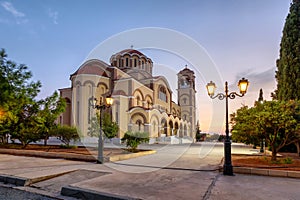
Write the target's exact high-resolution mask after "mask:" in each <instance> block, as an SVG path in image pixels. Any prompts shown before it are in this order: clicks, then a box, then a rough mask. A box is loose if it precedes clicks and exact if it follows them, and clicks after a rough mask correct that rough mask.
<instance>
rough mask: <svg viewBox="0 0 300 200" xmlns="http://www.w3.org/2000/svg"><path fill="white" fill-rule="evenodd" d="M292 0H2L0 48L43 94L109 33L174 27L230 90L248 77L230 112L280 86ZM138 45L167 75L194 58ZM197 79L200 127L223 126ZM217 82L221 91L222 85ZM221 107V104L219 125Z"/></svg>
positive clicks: (64, 83)
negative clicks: (279, 70) (201, 53)
mask: <svg viewBox="0 0 300 200" xmlns="http://www.w3.org/2000/svg"><path fill="white" fill-rule="evenodd" d="M290 3H291V1H290V0H251V1H249V0H226V1H224V0H187V1H182V0H164V1H162V0H151V1H150V0H149V1H140V0H139V1H137V0H124V1H117V0H94V1H93V0H86V1H84V0H75V1H74V0H43V1H40V0H26V1H23V0H11V1H9V0H4V1H2V0H0V33H1V37H0V48H4V49H5V50H6V53H7V54H8V57H9V59H11V60H13V61H15V62H17V63H24V64H26V65H28V67H29V69H30V70H31V71H32V73H33V79H34V80H40V81H41V82H42V85H43V86H42V90H41V93H40V94H39V98H44V97H46V96H49V95H51V94H52V93H53V92H54V91H55V90H57V89H59V88H65V87H70V80H69V77H70V74H72V73H73V72H75V71H76V70H77V69H78V67H79V66H80V65H81V64H82V63H83V61H84V60H85V59H86V58H87V57H88V55H89V54H90V52H91V51H92V50H93V49H95V47H97V46H98V45H99V44H101V43H103V42H104V41H106V40H107V39H109V38H111V37H113V36H115V35H117V34H120V33H123V32H126V31H130V30H134V29H141V28H147V27H156V28H162V29H167V30H172V31H175V32H178V33H180V34H182V35H184V36H186V37H189V38H190V39H191V40H193V41H194V42H196V43H197V44H199V45H200V46H201V47H202V48H203V49H204V51H205V52H206V53H207V56H208V57H209V58H210V59H211V60H212V62H213V63H214V65H215V68H216V69H217V71H218V73H219V75H220V77H221V79H222V81H223V82H224V81H228V82H229V85H230V87H229V88H230V91H231V90H232V91H237V90H238V88H237V86H236V85H237V82H238V80H239V79H240V78H242V77H245V78H247V79H248V80H249V81H250V86H249V91H248V93H247V94H246V96H245V97H243V98H237V99H235V100H232V101H230V112H233V111H234V110H235V109H237V108H239V107H240V106H241V105H249V106H252V105H253V103H254V101H255V100H256V99H257V98H258V94H259V89H260V88H262V89H263V91H264V98H265V99H270V93H271V92H272V91H274V90H275V88H276V82H275V78H274V77H275V70H276V59H277V58H278V57H279V47H280V39H281V36H282V30H283V26H284V22H285V18H286V16H287V14H288V11H289V6H290ZM163 41H164V38H158V39H157V41H156V42H158V43H159V42H163ZM135 42H136V41H134V40H131V41H128V48H130V45H133V46H134V47H137V46H139V45H137V44H135ZM129 43H130V44H129ZM174 43H176V41H174ZM115 45H116V46H117V45H118V44H115ZM125 45H127V44H125ZM179 45H181V44H179ZM120 47H121V46H120ZM122 47H123V46H122ZM140 50H141V51H142V52H143V53H145V55H147V56H148V57H150V58H151V59H152V60H153V62H154V63H155V64H156V65H158V66H164V67H165V68H166V72H162V71H161V70H160V69H161V68H159V67H158V68H156V69H159V70H156V69H154V72H155V73H156V74H158V75H159V74H160V73H162V74H163V75H166V74H168V73H167V72H168V70H170V69H172V70H173V71H174V72H178V70H181V69H183V68H184V66H185V64H187V65H188V66H190V65H192V64H191V63H190V62H189V60H187V59H182V58H181V57H180V55H179V56H178V55H174V54H172V53H170V52H163V51H161V50H160V49H154V48H153V49H150V50H149V49H140ZM190 51H191V52H190V53H193V52H192V51H193V50H192V49H191V50H190ZM109 53H110V52H109ZM113 53H116V52H111V55H112V54H113ZM99 57H100V58H101V55H99ZM104 61H105V62H107V63H108V62H109V60H108V59H107V60H104ZM197 67H199V66H191V68H194V69H197ZM201 67H205V66H201ZM200 71H201V70H200ZM167 78H168V79H169V81H170V85H171V86H172V89H173V91H174V95H175V93H176V83H175V84H174V83H173V82H172V81H174V80H176V79H174V78H172V76H171V77H167ZM196 78H198V79H197V86H196V90H197V108H198V111H197V115H198V118H199V121H200V126H201V129H202V130H203V131H209V132H214V131H215V132H218V131H221V129H222V128H220V130H218V128H217V127H220V126H219V124H218V123H217V124H215V123H212V122H211V118H212V117H211V116H212V112H219V110H218V109H212V107H213V105H212V104H213V103H212V102H214V101H218V100H217V99H216V100H210V99H209V97H208V96H207V94H206V89H205V84H206V83H207V82H209V80H206V78H205V77H203V74H202V77H201V76H198V77H196ZM217 87H218V89H219V91H220V92H222V90H223V88H224V85H218V86H217ZM174 98H176V95H175V97H174ZM219 103H220V104H221V105H223V104H224V102H223V103H222V102H219ZM208 107H209V108H210V109H207V108H208ZM223 113H224V112H223V111H222V112H221V111H220V119H219V120H220V123H221V124H222V125H221V126H223V124H224V123H223V119H224V118H223V117H224V114H223ZM212 124H213V125H212ZM212 126H215V127H214V128H211V127H212Z"/></svg>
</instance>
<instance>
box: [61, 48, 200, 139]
mask: <svg viewBox="0 0 300 200" xmlns="http://www.w3.org/2000/svg"><path fill="white" fill-rule="evenodd" d="M152 69H153V62H152V60H151V59H150V58H148V57H147V56H146V55H144V54H143V53H141V52H140V51H137V50H134V49H125V50H123V51H121V52H118V53H116V54H114V55H112V56H111V58H110V64H107V63H105V62H103V61H101V60H97V59H92V60H88V61H86V62H85V63H83V64H82V65H81V66H80V67H79V69H78V70H77V71H76V72H75V73H73V74H71V76H70V80H71V87H70V88H63V89H60V95H61V96H62V97H63V98H65V99H66V102H67V108H66V111H65V112H64V113H63V114H62V115H61V116H60V118H59V123H60V124H66V125H71V126H76V127H77V128H78V129H79V130H80V132H81V134H82V135H83V137H84V138H83V139H84V140H88V139H89V136H88V134H87V133H88V127H90V126H91V119H92V117H94V116H95V114H96V112H97V111H96V110H95V109H93V108H92V107H91V103H90V102H91V101H90V100H91V99H92V98H97V99H98V102H99V101H102V102H103V100H104V99H105V97H107V96H111V97H112V98H113V100H114V102H113V105H112V106H111V107H110V108H107V109H106V110H105V112H108V113H110V114H111V117H112V120H113V121H115V122H117V124H118V125H119V132H118V135H117V138H118V139H120V138H122V137H123V136H124V133H125V132H126V131H129V130H131V131H142V132H148V133H149V136H150V138H151V139H152V141H158V142H159V141H161V140H163V141H165V139H167V140H168V139H169V141H171V139H172V140H178V141H179V140H180V141H181V142H182V141H184V139H186V140H187V141H193V139H194V138H195V132H196V130H195V129H196V99H195V98H196V95H195V93H196V90H195V75H194V72H193V71H192V70H190V69H188V68H187V67H185V68H184V69H183V70H181V71H180V72H179V73H178V74H177V80H178V89H177V97H178V102H174V101H173V100H172V92H173V91H171V88H170V86H169V83H168V81H167V79H166V78H165V77H164V76H153V75H152ZM174 78H175V77H174Z"/></svg>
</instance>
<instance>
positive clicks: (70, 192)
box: [60, 186, 139, 200]
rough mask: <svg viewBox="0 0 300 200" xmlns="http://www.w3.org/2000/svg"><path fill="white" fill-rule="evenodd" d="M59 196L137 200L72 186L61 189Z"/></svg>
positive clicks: (105, 199)
mask: <svg viewBox="0 0 300 200" xmlns="http://www.w3.org/2000/svg"><path fill="white" fill-rule="evenodd" d="M60 194H61V195H63V196H68V197H75V198H79V199H102V200H139V199H138V198H132V197H126V196H120V195H115V194H109V193H105V192H97V191H93V190H88V189H82V188H78V187H73V186H65V187H62V188H61V193H60Z"/></svg>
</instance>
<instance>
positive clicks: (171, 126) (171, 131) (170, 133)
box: [169, 120, 174, 136]
mask: <svg viewBox="0 0 300 200" xmlns="http://www.w3.org/2000/svg"><path fill="white" fill-rule="evenodd" d="M173 128H174V123H173V121H172V120H169V136H172V135H174V130H173Z"/></svg>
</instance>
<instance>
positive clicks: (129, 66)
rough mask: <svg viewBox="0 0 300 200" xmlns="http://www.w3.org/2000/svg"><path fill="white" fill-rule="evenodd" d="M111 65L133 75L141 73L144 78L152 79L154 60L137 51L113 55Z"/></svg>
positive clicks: (126, 51)
mask: <svg viewBox="0 0 300 200" xmlns="http://www.w3.org/2000/svg"><path fill="white" fill-rule="evenodd" d="M110 64H111V66H113V67H117V68H119V69H121V70H122V71H125V72H127V73H129V74H131V75H134V74H137V73H138V72H139V73H142V74H143V77H144V78H149V77H152V68H153V62H152V60H151V59H150V58H148V57H147V56H145V55H144V54H143V53H141V52H140V51H138V50H135V49H125V50H122V51H120V52H118V53H116V54H114V55H112V56H111V57H110ZM134 77H136V75H134ZM136 78H137V77H136ZM138 79H140V78H138Z"/></svg>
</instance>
